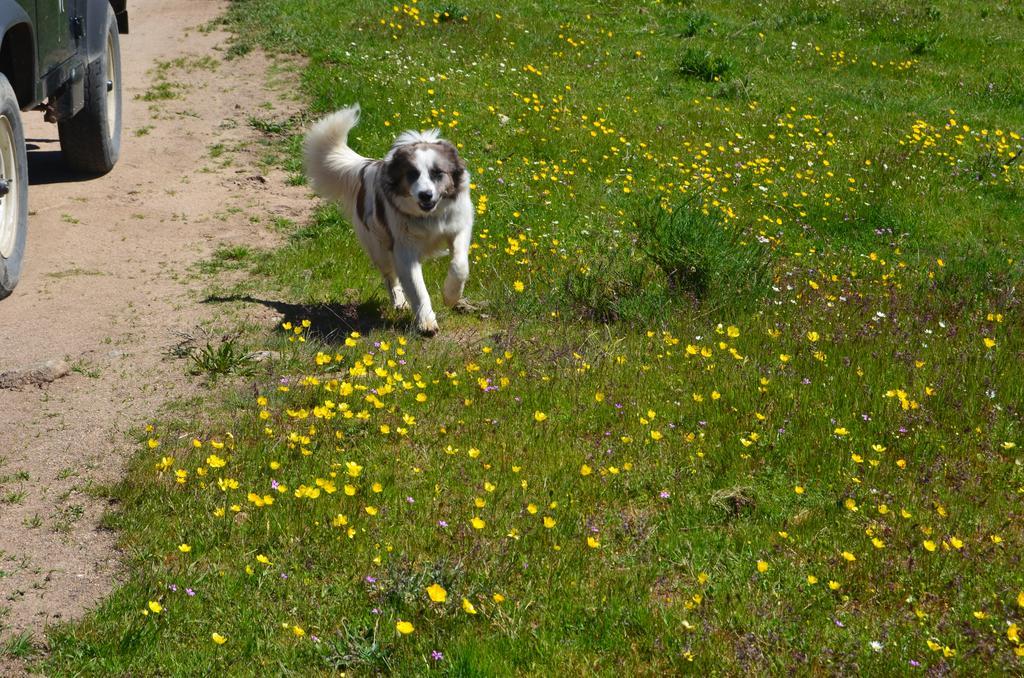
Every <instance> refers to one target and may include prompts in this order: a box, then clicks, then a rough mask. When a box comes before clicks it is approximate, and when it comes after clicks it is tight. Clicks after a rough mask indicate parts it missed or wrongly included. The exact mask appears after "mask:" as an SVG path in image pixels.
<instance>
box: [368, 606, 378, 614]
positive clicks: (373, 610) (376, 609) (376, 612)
mask: <svg viewBox="0 0 1024 678" xmlns="http://www.w3.org/2000/svg"><path fill="white" fill-rule="evenodd" d="M370 612H372V613H373V614H380V608H379V607H375V608H373V609H372V610H370Z"/></svg>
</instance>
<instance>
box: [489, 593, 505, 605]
mask: <svg viewBox="0 0 1024 678" xmlns="http://www.w3.org/2000/svg"><path fill="white" fill-rule="evenodd" d="M491 598H492V599H493V600H494V602H496V603H504V602H505V596H503V595H501V594H500V593H495V594H494V595H493V596H491Z"/></svg>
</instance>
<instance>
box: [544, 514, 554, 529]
mask: <svg viewBox="0 0 1024 678" xmlns="http://www.w3.org/2000/svg"><path fill="white" fill-rule="evenodd" d="M554 526H555V519H554V518H552V517H551V516H544V527H546V528H547V529H549V530H550V529H551V528H552V527H554Z"/></svg>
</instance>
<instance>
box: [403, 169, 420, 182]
mask: <svg viewBox="0 0 1024 678" xmlns="http://www.w3.org/2000/svg"><path fill="white" fill-rule="evenodd" d="M419 178H420V171H419V170H418V169H411V170H409V171H408V172H406V173H405V180H406V181H408V182H409V183H410V184H413V183H416V180H417V179H419Z"/></svg>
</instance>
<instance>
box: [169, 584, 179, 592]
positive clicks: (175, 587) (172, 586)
mask: <svg viewBox="0 0 1024 678" xmlns="http://www.w3.org/2000/svg"><path fill="white" fill-rule="evenodd" d="M167 588H169V589H170V590H172V591H177V590H178V585H177V584H168V585H167Z"/></svg>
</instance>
